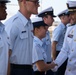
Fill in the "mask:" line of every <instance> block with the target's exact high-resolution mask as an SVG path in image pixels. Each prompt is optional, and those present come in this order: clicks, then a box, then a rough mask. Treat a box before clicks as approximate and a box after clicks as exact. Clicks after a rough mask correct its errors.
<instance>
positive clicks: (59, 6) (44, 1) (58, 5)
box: [7, 0, 67, 21]
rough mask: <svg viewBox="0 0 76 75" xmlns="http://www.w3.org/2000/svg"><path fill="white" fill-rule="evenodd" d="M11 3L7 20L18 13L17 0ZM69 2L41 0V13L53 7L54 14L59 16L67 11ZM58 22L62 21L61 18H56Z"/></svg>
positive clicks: (65, 0)
mask: <svg viewBox="0 0 76 75" xmlns="http://www.w3.org/2000/svg"><path fill="white" fill-rule="evenodd" d="M10 1H11V3H10V4H9V3H8V4H7V12H8V16H7V19H8V18H9V17H11V16H13V15H14V14H15V13H16V12H17V11H18V9H19V8H18V3H17V0H10ZM66 2H67V0H40V7H39V12H41V11H42V10H44V9H46V8H48V7H50V6H52V7H53V8H54V14H55V15H57V14H58V13H60V12H61V11H63V10H65V9H66V8H67V7H66ZM55 20H56V21H60V20H59V18H58V17H57V18H55Z"/></svg>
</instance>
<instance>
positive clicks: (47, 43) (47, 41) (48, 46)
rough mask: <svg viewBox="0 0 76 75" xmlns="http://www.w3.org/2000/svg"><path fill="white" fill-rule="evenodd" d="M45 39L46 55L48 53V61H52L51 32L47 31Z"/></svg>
mask: <svg viewBox="0 0 76 75" xmlns="http://www.w3.org/2000/svg"><path fill="white" fill-rule="evenodd" d="M42 41H43V48H44V49H45V52H46V55H47V62H48V63H50V62H51V61H52V58H51V38H50V32H49V31H47V32H46V37H45V38H43V39H42Z"/></svg>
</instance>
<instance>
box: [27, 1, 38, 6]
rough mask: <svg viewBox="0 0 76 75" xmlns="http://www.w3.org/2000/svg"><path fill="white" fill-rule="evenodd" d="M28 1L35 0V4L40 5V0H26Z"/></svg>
mask: <svg viewBox="0 0 76 75" xmlns="http://www.w3.org/2000/svg"><path fill="white" fill-rule="evenodd" d="M26 1H30V2H33V3H34V4H35V5H39V0H26Z"/></svg>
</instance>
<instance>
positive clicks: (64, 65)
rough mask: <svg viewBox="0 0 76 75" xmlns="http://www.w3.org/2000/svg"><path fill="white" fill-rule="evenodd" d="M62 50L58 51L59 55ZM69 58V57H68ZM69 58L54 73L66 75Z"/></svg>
mask: <svg viewBox="0 0 76 75" xmlns="http://www.w3.org/2000/svg"><path fill="white" fill-rule="evenodd" d="M59 52H60V51H57V55H56V56H58V54H59ZM67 60H68V59H67ZM67 60H66V61H65V62H64V63H63V64H62V65H61V66H60V67H59V68H58V70H57V72H55V73H54V75H64V74H65V70H66V66H67Z"/></svg>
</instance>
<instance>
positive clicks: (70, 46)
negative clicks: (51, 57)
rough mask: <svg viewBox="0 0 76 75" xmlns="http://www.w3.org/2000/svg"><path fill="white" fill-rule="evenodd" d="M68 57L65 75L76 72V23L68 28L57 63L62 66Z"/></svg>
mask: <svg viewBox="0 0 76 75" xmlns="http://www.w3.org/2000/svg"><path fill="white" fill-rule="evenodd" d="M67 57H68V63H67V67H66V71H65V75H75V74H76V25H74V26H70V27H68V29H67V32H66V35H65V39H64V43H63V47H62V49H61V52H60V53H59V55H58V57H57V58H56V60H55V63H57V64H58V66H60V65H61V64H62V63H63V62H64V61H65V60H66V59H67Z"/></svg>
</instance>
